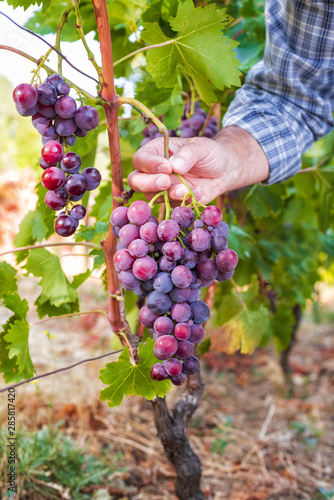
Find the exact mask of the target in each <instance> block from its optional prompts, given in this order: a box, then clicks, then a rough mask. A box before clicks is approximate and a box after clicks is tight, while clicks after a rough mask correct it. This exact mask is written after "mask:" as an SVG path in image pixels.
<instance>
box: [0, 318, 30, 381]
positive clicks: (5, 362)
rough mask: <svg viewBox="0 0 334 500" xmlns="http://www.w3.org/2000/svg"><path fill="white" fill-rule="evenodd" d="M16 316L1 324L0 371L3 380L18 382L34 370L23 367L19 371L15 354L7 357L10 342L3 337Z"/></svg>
mask: <svg viewBox="0 0 334 500" xmlns="http://www.w3.org/2000/svg"><path fill="white" fill-rule="evenodd" d="M15 318H16V316H12V317H11V318H9V320H8V321H7V322H6V323H5V324H4V325H3V326H2V328H3V329H2V332H1V333H0V372H1V373H3V378H4V380H5V382H6V383H7V384H8V383H12V382H19V381H20V380H22V379H27V378H30V377H32V375H33V374H34V371H32V370H29V369H28V368H24V369H23V370H22V372H20V371H19V367H18V366H17V364H16V356H14V357H13V358H9V350H8V349H7V348H8V347H9V346H10V344H9V342H6V340H5V339H4V337H5V335H6V334H7V333H8V332H9V329H10V328H11V327H12V325H14V322H15Z"/></svg>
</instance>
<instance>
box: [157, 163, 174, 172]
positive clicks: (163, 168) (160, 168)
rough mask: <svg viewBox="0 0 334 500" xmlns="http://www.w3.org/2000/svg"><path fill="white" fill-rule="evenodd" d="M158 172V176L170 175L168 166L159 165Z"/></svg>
mask: <svg viewBox="0 0 334 500" xmlns="http://www.w3.org/2000/svg"><path fill="white" fill-rule="evenodd" d="M158 172H159V173H160V174H170V173H171V169H170V168H169V167H168V165H159V166H158Z"/></svg>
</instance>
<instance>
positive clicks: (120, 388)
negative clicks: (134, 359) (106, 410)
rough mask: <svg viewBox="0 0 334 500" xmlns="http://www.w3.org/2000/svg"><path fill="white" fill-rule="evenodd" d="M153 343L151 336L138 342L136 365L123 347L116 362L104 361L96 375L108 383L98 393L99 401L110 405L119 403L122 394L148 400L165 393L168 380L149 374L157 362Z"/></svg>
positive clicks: (167, 388) (162, 395)
mask: <svg viewBox="0 0 334 500" xmlns="http://www.w3.org/2000/svg"><path fill="white" fill-rule="evenodd" d="M153 346H154V340H153V339H147V341H146V344H145V345H144V344H140V345H139V357H140V362H139V363H138V364H137V365H133V364H132V363H131V361H130V355H129V351H128V348H127V347H125V348H124V350H123V352H122V353H121V355H120V357H119V358H118V360H117V361H114V362H113V363H107V365H106V367H105V368H104V369H103V370H101V376H100V379H101V381H102V382H103V383H104V384H107V385H108V387H106V388H105V389H102V391H101V392H100V399H101V401H105V400H108V406H110V407H111V408H112V407H114V406H119V405H120V404H121V402H122V399H123V396H126V397H130V396H134V395H136V396H144V397H145V398H146V399H148V400H152V399H154V398H155V397H156V396H160V397H164V396H166V394H167V391H168V390H169V389H171V385H170V381H169V380H164V381H163V382H157V381H156V380H152V379H151V376H150V371H151V367H152V365H154V363H157V362H158V360H157V358H156V357H155V356H154V354H153Z"/></svg>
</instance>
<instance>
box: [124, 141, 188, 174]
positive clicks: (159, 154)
mask: <svg viewBox="0 0 334 500" xmlns="http://www.w3.org/2000/svg"><path fill="white" fill-rule="evenodd" d="M188 141H189V139H179V138H171V139H170V141H169V153H170V154H171V155H173V154H174V153H175V152H176V151H177V150H178V149H180V147H182V146H183V145H185V144H186V143H187V142H188ZM132 163H133V166H134V168H135V169H136V170H139V171H140V172H146V173H147V174H158V173H161V174H170V173H171V172H172V166H171V164H170V162H169V161H168V160H167V158H164V140H163V138H162V137H158V138H157V139H153V140H152V141H150V142H149V143H148V144H145V146H142V147H141V148H140V149H138V151H137V152H136V153H135V154H134V156H133V159H132Z"/></svg>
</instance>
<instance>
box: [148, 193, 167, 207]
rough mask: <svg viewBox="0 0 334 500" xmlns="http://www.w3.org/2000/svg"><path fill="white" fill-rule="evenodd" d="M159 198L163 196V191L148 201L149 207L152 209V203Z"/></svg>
mask: <svg viewBox="0 0 334 500" xmlns="http://www.w3.org/2000/svg"><path fill="white" fill-rule="evenodd" d="M160 196H164V191H160V193H158V194H156V195H155V196H154V197H153V198H152V199H151V200H150V203H149V206H150V207H151V208H152V207H153V205H154V202H155V201H156V200H157V199H158V198H160Z"/></svg>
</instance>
